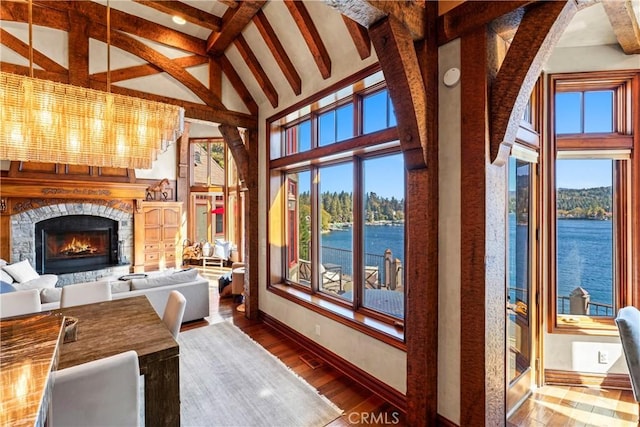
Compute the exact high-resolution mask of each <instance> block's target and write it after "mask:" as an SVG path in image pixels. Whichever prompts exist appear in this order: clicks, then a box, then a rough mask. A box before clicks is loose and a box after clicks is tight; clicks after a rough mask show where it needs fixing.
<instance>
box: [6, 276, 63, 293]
mask: <svg viewBox="0 0 640 427" xmlns="http://www.w3.org/2000/svg"><path fill="white" fill-rule="evenodd" d="M56 283H58V276H56V275H55V274H43V275H42V276H38V277H37V278H35V279H32V280H29V281H27V282H22V283H18V282H14V283H12V285H13V287H14V288H16V290H18V291H24V290H27V289H43V288H54V287H55V286H56Z"/></svg>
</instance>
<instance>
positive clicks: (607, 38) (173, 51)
mask: <svg viewBox="0 0 640 427" xmlns="http://www.w3.org/2000/svg"><path fill="white" fill-rule="evenodd" d="M634 2H635V3H638V1H637V0H634V1H619V0H605V1H603V2H602V4H600V5H597V7H595V8H593V9H592V10H594V11H595V13H591V14H585V16H587V19H589V20H591V21H592V22H591V23H587V24H586V25H587V26H588V28H590V29H591V32H585V31H582V32H581V33H582V35H580V32H578V33H576V32H575V31H569V30H567V37H566V38H564V39H563V40H561V42H560V44H562V43H565V44H568V45H570V44H572V43H574V44H578V43H583V42H584V40H585V37H586V39H589V37H591V38H592V39H593V41H592V42H593V43H611V42H617V43H619V44H620V45H621V46H622V48H623V49H624V51H625V52H627V53H629V54H634V53H639V52H640V36H639V35H638V34H639V33H638V25H637V23H638V18H637V16H638V13H639V12H638V10H639V9H640V8H636V9H633V7H636V6H633V7H632V4H633V3H634ZM327 3H330V4H331V5H332V6H334V7H335V8H334V7H331V5H328V4H326V3H325V2H319V1H306V2H302V1H289V0H286V1H269V2H267V1H241V2H239V1H234V0H218V1H214V0H212V1H204V0H184V1H148V0H133V1H132V0H110V1H109V2H107V1H105V0H102V1H39V0H33V7H32V10H33V12H32V23H33V38H32V46H33V70H34V75H35V77H41V78H46V79H50V80H56V81H60V82H65V83H70V84H75V85H80V86H88V87H93V88H96V89H100V90H106V89H107V85H108V84H109V90H111V91H112V92H118V93H122V94H126V95H132V96H138V97H144V98H149V99H155V100H159V101H163V102H169V103H177V104H181V105H183V106H184V107H185V109H186V116H187V117H189V118H192V119H196V120H203V121H207V122H216V123H226V124H230V125H233V126H240V127H252V128H253V127H256V125H257V124H256V123H257V121H256V117H257V113H258V110H259V108H266V109H268V110H277V109H278V108H282V107H284V106H288V105H291V104H293V103H295V102H297V101H299V100H301V99H304V97H306V96H309V95H311V94H312V93H314V92H315V91H317V90H318V89H320V88H322V87H323V86H326V85H327V83H328V82H331V81H336V80H339V79H340V78H342V77H344V76H346V75H349V74H351V73H353V72H354V71H357V70H359V69H361V68H364V67H366V66H367V65H370V64H373V63H375V62H376V61H377V57H376V53H375V50H374V49H373V47H372V44H371V41H370V39H369V33H368V31H367V29H366V28H365V27H363V26H361V25H359V24H357V23H356V22H355V21H353V20H351V19H349V18H347V17H346V16H344V15H342V14H341V13H340V11H338V10H337V9H341V10H342V11H343V12H345V10H344V8H345V4H346V5H347V7H353V5H356V6H357V7H358V8H359V9H358V11H357V12H356V14H357V13H366V10H365V12H362V10H363V9H367V7H368V8H369V9H371V10H373V11H374V12H376V13H383V14H384V13H388V14H395V15H396V16H399V17H403V20H404V23H405V26H407V27H408V28H409V29H410V31H411V32H412V34H413V35H414V38H415V39H418V38H420V37H421V36H422V34H421V32H423V31H424V28H423V27H421V26H423V25H424V24H423V21H422V20H421V19H420V18H421V16H420V14H421V13H422V12H421V11H422V10H423V7H421V4H420V2H384V1H382V2H381V1H362V0H359V1H356V2H346V1H340V0H332V1H328V2H327ZM459 3H462V2H460V1H454V2H446V3H442V4H441V6H440V11H441V13H443V12H446V11H447V10H448V9H449V8H452V7H454V6H456V5H458V4H459ZM511 3H519V4H521V5H526V4H527V3H531V2H526V1H521V2H511ZM580 3H584V4H585V5H589V4H591V3H593V2H592V1H589V2H580ZM107 6H108V7H107ZM28 9H29V7H28V4H27V2H25V1H5V0H3V1H2V2H1V3H0V13H1V15H0V42H1V44H2V46H1V47H0V59H1V62H0V66H1V67H2V70H3V71H8V72H12V73H18V74H29V72H30V66H29V59H28V58H29V55H30V48H29V31H28V25H27V23H28V22H29V14H28ZM596 9H597V10H596ZM108 10H109V13H108ZM345 15H348V16H351V17H353V16H354V12H353V11H351V12H345ZM174 16H179V17H181V18H183V19H184V20H185V21H186V23H185V24H184V25H180V24H177V23H175V22H174V21H173V20H172V17H174ZM454 17H455V15H454ZM445 18H446V16H441V21H440V22H442V23H446V21H445ZM607 18H608V19H607ZM603 20H606V21H604V22H603ZM359 22H361V23H364V24H365V25H366V22H363V20H359ZM580 25H584V23H582V24H580V23H576V24H575V27H576V28H580V27H579V26H580ZM107 27H110V29H111V31H110V33H109V37H108V34H107ZM614 30H615V31H614ZM595 32H597V34H596V33H595ZM416 33H417V34H416ZM585 35H587V36H585ZM441 38H442V35H441ZM107 43H108V45H109V46H110V48H109V49H107ZM107 51H109V54H107ZM107 58H108V59H107ZM107 70H109V72H107ZM108 80H109V82H108Z"/></svg>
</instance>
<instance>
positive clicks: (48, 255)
mask: <svg viewBox="0 0 640 427" xmlns="http://www.w3.org/2000/svg"><path fill="white" fill-rule="evenodd" d="M35 248H36V271H37V272H38V273H41V274H46V273H53V274H60V273H73V272H80V271H89V270H96V269H100V268H106V267H112V266H114V265H118V264H119V261H118V259H119V256H118V255H119V254H118V222H117V221H116V220H113V219H110V218H104V217H99V216H93V215H65V216H60V217H56V218H51V219H46V220H44V221H40V222H38V223H36V232H35Z"/></svg>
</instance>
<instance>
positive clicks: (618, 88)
mask: <svg viewBox="0 0 640 427" xmlns="http://www.w3.org/2000/svg"><path fill="white" fill-rule="evenodd" d="M639 83H640V73H638V72H634V71H615V72H592V73H570V74H558V75H551V76H550V79H549V102H548V104H549V130H550V132H549V138H550V153H551V156H550V160H551V164H550V165H549V168H548V173H547V177H548V183H547V191H548V194H549V204H548V206H549V210H550V212H549V216H548V218H549V219H550V224H549V235H548V239H547V240H548V245H547V249H548V250H547V253H548V256H547V259H546V263H547V264H548V266H549V268H548V291H549V305H548V306H549V310H548V318H547V324H548V331H549V332H550V333H569V334H590V335H616V334H617V328H616V326H615V322H614V318H615V315H616V309H620V308H621V307H623V306H625V305H631V304H634V305H636V306H638V304H639V298H638V294H639V292H640V289H639V288H640V285H639V283H638V281H639V278H638V272H639V271H640V267H639V265H640V261H639V260H638V256H639V255H640V253H639V250H640V237H639V236H638V234H639V231H638V228H639V224H640V210H639V209H638V207H639V206H640V188H639V187H640V178H639V177H638V175H640V169H639V167H640V153H639V151H640V138H639V133H640V132H639V129H640V125H639V123H638V116H640V114H639V113H638V111H637V109H636V110H635V111H634V109H633V102H634V100H635V103H636V104H637V103H638V101H640V96H639V93H640V91H639V88H638V84H639ZM595 90H614V98H615V99H614V108H613V112H612V113H613V116H614V117H613V126H614V129H613V132H611V133H606V134H602V133H583V134H562V135H556V134H555V94H556V93H557V92H567V91H581V92H584V91H595ZM596 142H597V144H595V143H596ZM591 150H593V151H600V152H603V156H602V157H601V158H603V159H607V158H611V159H612V161H613V162H614V175H613V183H612V184H613V198H614V200H613V205H614V225H613V227H614V229H613V231H614V236H613V241H614V243H613V264H614V274H613V280H614V295H613V303H614V313H613V316H612V317H604V316H603V317H600V316H589V315H587V316H576V315H559V314H558V313H557V283H556V282H557V271H556V260H557V253H556V248H557V238H556V232H557V229H556V228H557V226H556V224H557V223H556V221H557V219H556V190H555V188H556V179H555V163H556V160H557V153H558V152H560V151H562V152H571V151H583V152H588V151H591ZM617 151H618V152H628V153H630V155H629V156H630V158H629V159H628V160H615V156H614V155H611V156H610V157H608V156H607V155H605V154H604V153H606V152H609V153H614V152H617Z"/></svg>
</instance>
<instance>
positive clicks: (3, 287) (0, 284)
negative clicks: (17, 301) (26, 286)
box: [0, 280, 16, 294]
mask: <svg viewBox="0 0 640 427" xmlns="http://www.w3.org/2000/svg"><path fill="white" fill-rule="evenodd" d="M15 291H16V288H14V287H13V286H11V283H8V282H5V281H4V280H0V294H7V293H9V292H15Z"/></svg>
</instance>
